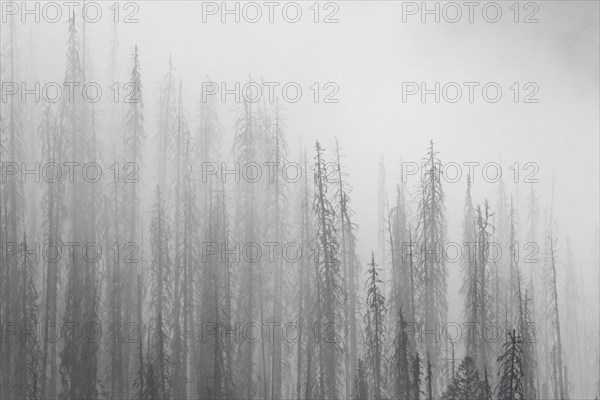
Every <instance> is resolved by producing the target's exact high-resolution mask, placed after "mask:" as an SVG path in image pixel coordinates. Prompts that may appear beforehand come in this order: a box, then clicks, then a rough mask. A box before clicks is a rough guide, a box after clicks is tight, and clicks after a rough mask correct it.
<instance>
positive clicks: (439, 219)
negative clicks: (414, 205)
mask: <svg viewBox="0 0 600 400" xmlns="http://www.w3.org/2000/svg"><path fill="white" fill-rule="evenodd" d="M441 176H442V175H441V161H440V160H439V159H438V157H437V152H436V151H435V150H434V148H433V141H431V142H430V145H429V149H428V151H427V156H426V157H425V159H424V176H423V178H422V179H421V183H420V188H419V190H418V203H419V206H418V212H417V213H418V225H417V239H418V243H419V262H418V269H417V270H418V274H417V276H418V279H417V282H418V287H419V291H418V296H419V300H418V304H419V312H418V315H419V316H420V318H421V319H422V322H423V324H424V326H425V329H426V330H433V329H437V327H439V326H443V325H444V324H445V322H446V314H447V309H448V306H447V298H446V297H447V294H446V292H447V283H446V281H447V271H446V265H445V260H444V258H443V257H441V254H440V249H441V247H442V246H443V245H444V243H445V240H446V219H445V207H444V192H443V189H442V179H441ZM425 336H426V337H425V351H426V352H427V353H428V362H430V363H431V364H433V365H436V366H437V365H438V359H437V358H438V355H439V354H441V349H440V343H439V341H435V340H434V338H433V335H425ZM429 357H431V358H429ZM429 378H431V377H430V376H429ZM438 378H439V376H438V377H436V379H435V380H434V382H428V385H430V386H432V389H431V393H429V394H430V395H433V396H434V397H435V396H437V393H438V386H439V385H438V384H437V383H436V382H438Z"/></svg>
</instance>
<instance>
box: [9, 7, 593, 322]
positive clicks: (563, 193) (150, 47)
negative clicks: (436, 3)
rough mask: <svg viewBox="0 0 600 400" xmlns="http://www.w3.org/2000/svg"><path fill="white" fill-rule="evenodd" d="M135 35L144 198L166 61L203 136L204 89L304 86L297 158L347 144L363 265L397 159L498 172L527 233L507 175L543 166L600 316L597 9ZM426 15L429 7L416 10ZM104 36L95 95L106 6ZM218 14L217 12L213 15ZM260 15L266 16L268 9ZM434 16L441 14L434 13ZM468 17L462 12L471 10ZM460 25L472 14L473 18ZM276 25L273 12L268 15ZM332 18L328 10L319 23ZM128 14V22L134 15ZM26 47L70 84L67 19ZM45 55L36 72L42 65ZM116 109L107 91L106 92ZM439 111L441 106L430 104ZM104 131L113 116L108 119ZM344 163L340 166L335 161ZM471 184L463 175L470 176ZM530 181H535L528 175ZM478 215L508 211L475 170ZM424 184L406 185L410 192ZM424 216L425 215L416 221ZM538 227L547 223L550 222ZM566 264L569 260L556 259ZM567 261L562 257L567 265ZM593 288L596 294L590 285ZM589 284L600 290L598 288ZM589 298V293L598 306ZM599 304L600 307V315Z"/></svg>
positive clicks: (546, 189) (36, 34)
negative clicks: (470, 86)
mask: <svg viewBox="0 0 600 400" xmlns="http://www.w3.org/2000/svg"><path fill="white" fill-rule="evenodd" d="M136 3H137V4H138V5H139V12H138V13H137V15H136V17H137V18H138V19H139V22H138V23H134V24H123V23H119V24H118V25H117V35H118V42H119V57H118V64H119V65H118V67H119V71H121V77H120V78H119V79H118V80H119V81H121V82H126V81H127V80H128V78H127V76H126V75H125V73H124V71H128V70H129V68H130V65H131V53H132V48H133V46H134V45H135V44H137V45H138V47H139V52H140V57H141V66H142V81H143V82H144V84H145V87H144V88H143V96H144V101H145V106H146V110H145V118H146V125H145V127H146V135H147V140H146V154H145V156H144V157H145V165H144V167H143V176H144V180H145V182H146V186H147V189H148V190H150V188H152V187H153V185H154V181H155V176H156V174H155V171H156V168H158V167H159V166H157V165H156V159H157V157H156V147H155V145H154V142H155V134H156V115H157V114H156V113H157V110H156V108H157V103H158V83H159V82H160V80H161V79H162V77H163V76H164V75H165V74H166V72H167V68H168V58H169V55H172V56H173V61H174V64H175V66H176V74H177V76H179V77H181V78H182V79H183V83H184V87H185V97H186V99H185V101H186V107H187V110H188V112H189V117H190V123H191V127H192V129H194V130H195V128H196V124H197V104H198V102H199V101H200V89H201V82H202V80H204V79H205V76H206V75H208V76H210V78H211V79H212V80H213V81H216V82H227V83H228V85H231V86H233V84H234V83H235V82H236V81H237V82H242V84H243V83H244V82H246V81H247V79H248V74H252V77H253V78H254V79H256V80H260V79H261V77H263V78H264V80H266V81H277V82H282V84H284V83H285V82H289V81H295V82H298V83H300V84H301V86H302V89H303V91H304V93H303V98H302V100H300V101H299V102H298V103H296V104H286V105H285V110H286V114H287V118H288V129H287V133H288V137H289V141H288V142H289V144H290V145H291V147H292V151H291V158H292V159H294V160H295V159H297V155H298V149H299V148H300V146H302V147H306V148H307V149H308V150H309V156H312V150H313V145H314V141H315V139H317V138H318V139H319V140H320V141H322V142H323V144H324V146H325V148H326V149H328V150H333V148H334V143H335V142H334V137H336V136H337V138H338V139H339V141H340V143H341V145H342V147H343V149H344V153H345V154H346V155H347V157H346V159H345V164H346V168H347V171H348V172H349V180H350V182H351V184H352V185H353V187H354V191H353V193H352V203H353V207H354V209H355V211H356V222H357V223H358V224H359V226H360V230H359V245H360V254H361V258H362V262H363V264H366V261H367V260H366V255H367V253H368V252H369V251H370V250H371V249H374V250H375V251H376V250H377V246H378V245H377V193H378V185H377V176H378V164H379V160H380V157H381V156H383V157H384V160H385V163H386V168H387V187H388V193H389V196H390V200H391V201H393V199H394V197H395V196H394V189H393V188H394V186H395V184H396V182H397V181H398V179H399V176H400V159H401V157H403V159H404V161H420V158H421V157H422V156H423V155H424V153H425V150H426V147H427V145H428V142H429V139H431V138H432V139H433V140H434V141H435V143H436V146H437V149H438V151H439V152H440V153H439V156H440V159H441V160H442V161H443V162H451V161H453V162H457V163H459V164H462V163H463V162H468V161H474V162H480V163H481V164H485V163H487V162H494V161H495V162H497V161H499V160H500V157H501V159H502V165H503V171H504V173H505V182H506V184H507V188H508V189H509V191H510V192H511V193H512V194H513V195H514V196H515V202H518V206H519V208H520V209H521V221H522V223H526V214H525V204H526V203H525V199H526V193H527V191H528V190H529V187H528V185H524V184H519V185H515V184H514V183H512V174H510V175H509V172H510V171H509V170H508V166H510V165H512V164H514V163H515V162H519V163H520V164H521V165H523V164H524V163H526V162H535V163H537V164H538V165H539V173H538V174H537V176H536V177H537V178H539V179H540V182H539V183H538V184H537V190H538V195H539V197H540V199H541V212H542V218H543V212H544V211H543V210H544V209H545V208H547V207H549V199H550V191H551V182H552V177H553V176H555V179H556V188H555V201H554V206H555V214H556V215H557V216H558V219H559V224H558V226H559V231H558V233H557V236H558V239H559V240H560V241H561V242H562V246H560V245H559V248H560V249H564V239H565V236H566V235H567V234H568V235H569V236H570V237H571V242H572V245H573V247H574V250H575V255H576V259H577V262H578V264H579V266H580V267H581V268H582V269H583V271H585V277H584V278H585V279H584V281H585V282H586V284H587V285H589V287H588V289H591V290H593V291H594V293H595V296H594V299H590V301H591V304H597V303H598V301H597V300H596V299H597V289H596V288H597V283H598V265H593V264H591V263H590V260H591V256H592V254H593V253H594V250H593V249H594V247H597V246H598V243H597V239H596V240H595V239H594V232H595V230H596V229H597V226H598V218H599V216H598V203H599V190H598V187H599V161H598V160H599V156H598V151H599V141H598V136H599V130H600V127H599V113H598V110H599V107H600V104H599V80H598V71H599V47H600V46H599V22H598V21H599V3H598V2H595V1H550V2H537V4H538V5H539V12H538V13H537V15H536V17H537V18H538V19H539V23H536V24H524V23H514V22H513V21H512V18H513V15H512V13H510V14H509V13H508V11H509V10H508V7H509V5H510V4H512V2H501V4H502V9H503V11H504V12H505V14H503V17H502V19H501V21H500V22H499V23H497V24H492V23H487V22H485V21H484V20H483V18H482V16H481V12H480V9H479V12H477V11H476V14H475V22H474V23H469V22H468V21H467V16H466V15H464V14H463V17H462V20H461V21H460V22H458V23H456V24H450V23H447V22H444V21H443V20H442V21H441V22H440V23H435V22H433V21H432V17H431V16H430V17H429V20H428V21H429V22H427V23H424V24H423V23H421V22H420V19H419V18H420V17H419V16H418V15H417V16H412V17H408V22H407V23H403V22H402V3H401V2H393V1H368V2H367V1H341V2H337V5H338V6H339V11H338V13H337V15H336V17H337V18H338V19H339V22H338V23H334V24H324V23H316V24H315V23H314V22H313V21H312V17H313V14H312V12H311V11H310V10H309V9H308V7H309V6H310V5H311V4H312V3H309V2H300V4H301V6H302V10H303V17H302V19H301V21H300V22H298V23H296V24H291V23H287V22H285V21H284V20H283V18H282V17H281V12H280V10H281V7H280V8H279V9H277V10H276V13H275V22H274V23H269V22H268V21H267V16H266V15H263V17H262V20H261V21H260V22H258V23H255V24H252V23H248V22H245V21H243V20H242V21H241V22H240V23H235V22H233V21H232V17H229V22H227V23H221V22H220V19H219V15H217V16H212V17H209V19H208V22H206V23H203V22H202V5H201V2H195V1H168V2H167V1H142V2H136ZM419 3H420V2H419ZM102 4H103V6H104V15H103V17H102V19H101V21H100V22H98V23H95V24H87V28H86V29H87V37H88V39H89V43H88V45H89V55H88V56H89V57H90V61H91V63H92V65H93V69H94V71H93V76H92V77H91V78H89V79H90V80H95V81H98V82H104V83H105V84H104V87H103V88H105V87H108V86H110V85H109V84H108V83H107V82H109V81H108V71H109V60H110V57H109V55H110V43H111V35H112V30H113V23H112V21H111V16H110V14H109V10H108V8H107V7H108V5H109V4H110V3H109V2H106V3H104V2H103V3H102ZM217 4H218V5H220V4H221V3H220V2H219V3H217ZM259 4H262V2H259ZM429 4H433V2H429ZM459 4H462V2H459ZM465 10H466V8H465V9H463V11H465ZM263 11H266V8H263ZM321 11H322V12H323V10H321ZM122 12H123V10H122ZM20 33H21V35H23V39H24V40H25V41H26V42H29V43H30V46H29V48H26V49H23V56H22V60H23V68H24V70H25V71H28V74H32V75H30V76H38V77H39V80H40V81H41V82H48V81H57V82H61V81H62V79H63V76H64V65H65V49H66V46H65V43H66V40H67V16H66V15H63V18H62V20H61V21H60V22H59V23H54V24H51V23H44V22H42V23H39V24H36V23H34V22H33V21H32V20H31V19H30V20H29V21H28V22H26V23H25V24H23V25H22V28H21V29H20ZM31 53H34V54H35V58H31V57H30V54H31ZM405 81H414V82H421V81H425V82H430V83H433V82H435V81H439V82H442V85H443V84H444V83H445V82H449V81H456V82H459V83H462V82H465V81H479V82H482V84H484V83H486V82H488V81H495V82H498V83H499V84H500V85H501V86H502V88H503V90H504V92H503V97H502V99H501V100H500V101H499V102H498V103H495V104H490V103H486V102H485V101H483V99H482V98H481V92H480V90H479V91H476V101H475V103H473V104H470V103H468V102H467V100H466V99H465V98H464V95H466V93H465V92H464V93H463V99H462V100H461V101H460V102H459V103H457V104H449V103H444V102H441V103H440V104H435V103H434V102H433V101H428V102H427V103H425V104H422V103H420V102H419V100H418V97H417V96H414V97H413V98H411V100H410V101H409V102H408V103H403V102H402V82H405ZM313 82H320V83H321V84H323V83H325V82H335V83H337V84H338V85H339V89H340V90H339V92H338V94H337V95H336V97H337V98H338V99H339V103H338V104H324V103H318V104H315V103H313V102H312V97H311V96H312V93H311V92H310V91H309V89H308V87H309V86H310V85H311V84H312V83H313ZM513 82H520V83H521V84H523V83H525V82H536V83H537V84H538V85H539V88H540V91H539V93H538V94H537V96H536V97H537V98H538V99H539V103H538V104H523V103H517V104H515V103H513V101H512V92H509V91H508V87H509V86H510V85H511V84H512V83H513ZM105 93H106V94H109V91H108V90H105ZM429 98H430V99H431V97H429ZM235 108H236V105H235V104H234V103H233V102H232V101H230V102H229V103H227V104H220V105H219V116H220V119H221V122H222V124H223V126H224V132H223V136H224V142H223V145H224V146H223V150H224V155H225V157H227V156H228V155H229V148H230V143H231V138H232V136H233V119H234V109H235ZM100 119H102V108H100ZM329 154H330V155H332V153H331V152H330V153H329ZM463 172H464V173H465V175H466V169H464V170H463ZM521 172H522V175H521V177H523V172H524V171H523V170H522V169H521ZM476 173H477V174H476V176H475V177H474V179H475V183H474V186H473V196H474V201H476V202H480V201H481V202H482V201H483V199H484V198H489V199H490V201H491V203H492V204H494V203H495V201H496V189H497V185H496V184H492V183H487V182H485V181H484V180H483V179H482V175H481V168H479V169H477V170H476ZM465 175H463V179H461V180H460V181H459V182H458V183H456V184H451V183H445V185H444V188H445V191H446V209H447V218H448V223H449V237H448V239H449V240H454V241H460V240H461V223H462V214H463V202H464V193H465V189H466V176H465ZM415 183H416V180H415V179H412V180H409V186H408V188H409V189H411V190H412V188H413V187H414V184H415ZM413 211H414V210H413ZM540 222H541V221H540ZM560 249H559V250H560ZM561 256H563V257H564V252H563V253H559V257H561ZM449 269H450V287H449V295H450V305H451V309H450V316H449V319H450V320H451V317H452V316H457V315H458V314H457V313H458V312H459V311H460V310H461V309H462V304H463V303H462V299H461V300H459V299H458V297H457V290H458V282H459V281H458V277H459V275H458V273H457V271H458V265H456V264H454V265H449ZM588 277H590V279H588ZM591 278H593V279H591ZM587 293H591V291H590V290H588V291H587ZM594 300H595V302H593V301H594Z"/></svg>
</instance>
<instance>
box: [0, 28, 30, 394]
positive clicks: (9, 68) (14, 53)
mask: <svg viewBox="0 0 600 400" xmlns="http://www.w3.org/2000/svg"><path fill="white" fill-rule="evenodd" d="M17 36H18V31H17V25H16V18H10V23H9V24H8V26H7V34H6V37H5V38H3V39H5V40H4V43H2V44H3V46H4V48H3V49H2V50H3V51H2V53H3V56H5V57H6V61H4V60H3V64H5V66H4V68H5V69H4V71H3V77H4V78H5V79H6V80H7V81H8V82H18V81H19V80H20V77H19V71H20V70H21V69H20V62H19V48H18V46H17V39H18V38H17ZM1 109H2V114H3V117H2V120H3V121H2V125H1V128H2V132H1V133H0V134H1V136H2V139H1V140H0V142H1V143H0V151H2V161H3V165H6V164H8V163H12V164H13V165H15V166H16V165H20V163H21V162H22V161H23V152H22V149H23V117H24V116H23V114H24V110H23V104H22V102H21V99H20V97H19V96H8V97H7V99H6V101H3V102H2V106H1ZM2 180H3V181H4V182H2V193H1V194H2V196H3V198H2V199H1V200H0V201H1V202H2V203H1V205H2V207H1V209H0V211H1V212H2V217H1V218H2V225H1V226H0V229H2V234H1V235H2V243H3V246H10V247H15V248H16V247H18V245H19V242H20V237H19V235H20V232H22V231H23V228H22V226H23V221H24V209H25V197H24V189H23V182H22V180H21V177H20V175H19V174H14V175H8V176H3V179H2ZM3 251H4V249H3ZM3 258H4V259H3V260H2V264H0V265H1V267H2V269H1V270H0V272H1V275H0V276H1V277H2V279H1V280H2V283H1V285H2V286H3V287H2V293H1V295H2V296H1V298H0V300H1V301H0V303H1V304H0V307H1V308H2V320H3V321H6V322H13V321H14V319H15V314H16V307H17V306H18V303H17V302H16V300H15V299H16V296H15V293H14V292H13V290H14V288H15V287H16V286H17V282H18V278H17V275H16V274H17V270H18V268H19V265H18V264H19V262H18V257H3ZM0 348H1V350H2V353H1V355H2V360H1V361H0V362H1V363H2V364H1V365H2V371H3V373H2V377H1V379H2V380H1V381H0V382H2V385H1V386H2V389H0V392H1V395H2V396H4V397H5V398H10V397H14V396H13V395H12V394H11V393H12V387H13V384H12V379H11V373H10V371H11V370H12V369H13V368H12V364H13V362H15V361H16V360H14V354H13V353H12V350H13V346H11V344H10V343H9V341H4V340H3V342H2V343H1V344H0Z"/></svg>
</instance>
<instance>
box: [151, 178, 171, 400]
mask: <svg viewBox="0 0 600 400" xmlns="http://www.w3.org/2000/svg"><path fill="white" fill-rule="evenodd" d="M151 218H152V221H151V223H150V248H151V253H152V262H151V265H150V271H149V272H150V310H151V311H150V313H151V325H150V327H151V328H150V329H149V334H150V335H151V339H152V341H151V344H150V346H151V349H150V348H149V349H148V351H149V352H151V357H150V359H149V360H148V361H147V364H148V368H150V369H151V371H152V378H153V380H152V381H151V382H152V384H154V383H155V385H156V386H155V389H156V392H157V393H158V394H159V397H160V398H165V399H168V398H170V397H171V393H172V384H171V371H172V368H171V367H172V366H171V356H170V352H169V344H170V341H171V340H170V337H169V333H170V330H171V329H170V321H169V318H168V316H169V315H170V313H171V310H172V308H171V303H172V298H173V270H172V268H173V265H172V261H171V255H170V249H169V243H170V239H171V238H170V236H171V235H170V231H169V225H168V220H167V217H166V215H165V210H164V205H163V201H162V198H161V192H160V188H159V187H158V186H157V187H156V191H155V200H154V204H153V206H152V212H151ZM148 382H150V381H148Z"/></svg>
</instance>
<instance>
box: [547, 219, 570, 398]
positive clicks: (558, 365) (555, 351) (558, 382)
mask: <svg viewBox="0 0 600 400" xmlns="http://www.w3.org/2000/svg"><path fill="white" fill-rule="evenodd" d="M547 241H548V247H547V248H548V254H547V259H546V271H545V281H546V290H547V293H548V295H547V296H548V300H549V302H548V306H547V307H548V308H547V316H548V320H549V323H550V327H551V335H552V336H551V338H552V349H551V352H550V365H551V368H552V369H551V377H552V388H553V391H554V396H555V398H557V399H559V400H564V399H566V386H567V385H566V382H565V376H564V374H565V371H566V365H565V363H564V348H563V343H562V336H561V327H560V315H559V311H558V289H557V273H556V263H557V261H556V254H555V245H556V244H555V239H554V238H553V236H552V230H550V235H549V236H548V238H547Z"/></svg>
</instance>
